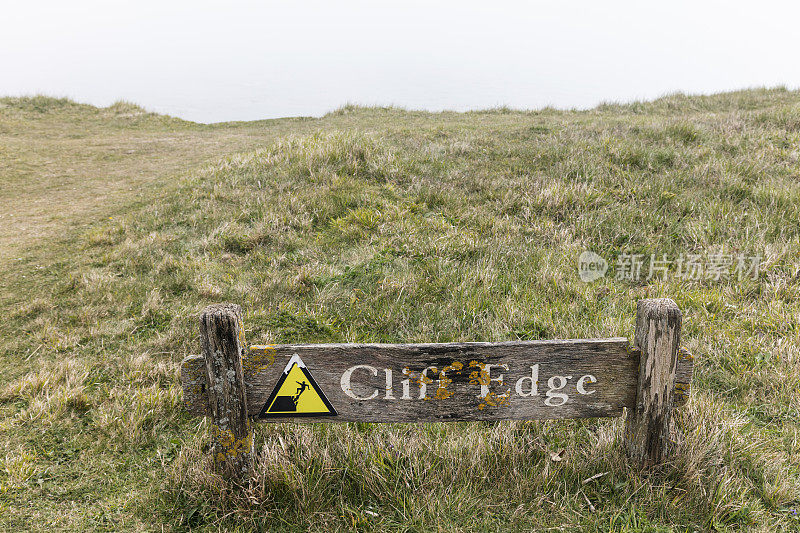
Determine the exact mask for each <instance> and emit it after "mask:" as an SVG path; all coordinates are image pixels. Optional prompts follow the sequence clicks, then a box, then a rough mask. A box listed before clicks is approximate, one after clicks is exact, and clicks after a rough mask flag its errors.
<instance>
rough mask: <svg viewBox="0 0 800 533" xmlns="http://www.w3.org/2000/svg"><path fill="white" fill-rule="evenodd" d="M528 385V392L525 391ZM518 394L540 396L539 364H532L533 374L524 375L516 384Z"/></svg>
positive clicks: (515, 388)
mask: <svg viewBox="0 0 800 533" xmlns="http://www.w3.org/2000/svg"><path fill="white" fill-rule="evenodd" d="M525 387H528V392H525ZM514 390H515V391H517V396H538V395H539V365H531V375H530V376H522V377H521V378H519V379H518V380H517V384H516V385H515V386H514Z"/></svg>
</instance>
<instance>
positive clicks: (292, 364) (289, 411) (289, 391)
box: [258, 354, 337, 418]
mask: <svg viewBox="0 0 800 533" xmlns="http://www.w3.org/2000/svg"><path fill="white" fill-rule="evenodd" d="M336 414H337V413H336V409H334V408H333V406H332V405H331V403H330V402H329V401H328V399H327V398H326V397H325V394H324V393H323V392H322V389H320V388H319V385H317V382H316V381H315V380H314V378H313V377H312V376H311V372H309V371H308V368H307V367H306V365H305V364H304V363H303V360H302V359H300V356H299V355H298V354H294V355H293V356H292V357H291V359H289V362H288V363H287V364H286V368H285V369H284V370H283V373H282V374H281V377H280V378H279V379H278V383H277V384H276V385H275V388H274V389H273V390H272V393H271V394H270V395H269V398H268V399H267V402H266V403H265V404H264V407H263V408H262V409H261V413H259V415H258V417H259V418H279V417H297V416H336Z"/></svg>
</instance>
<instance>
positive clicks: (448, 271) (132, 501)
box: [0, 90, 800, 531]
mask: <svg viewBox="0 0 800 533" xmlns="http://www.w3.org/2000/svg"><path fill="white" fill-rule="evenodd" d="M0 102H2V105H3V107H0V149H1V150H2V154H3V156H4V157H3V159H2V162H1V163H0V165H2V167H0V172H2V173H3V182H2V185H0V198H2V199H3V200H4V201H3V202H0V206H2V207H0V209H2V210H3V211H2V214H3V216H4V218H3V219H0V220H3V221H5V220H6V218H5V217H6V215H8V218H16V217H17V216H18V215H20V216H22V217H27V218H28V219H30V220H36V221H37V222H36V229H35V230H32V231H31V232H30V233H26V232H24V231H22V230H21V228H22V227H24V226H25V223H19V224H21V225H14V224H18V222H16V221H15V222H13V223H10V224H11V225H10V226H6V229H5V230H4V231H5V233H3V237H2V241H1V242H0V251H2V254H3V265H4V266H3V271H4V274H5V276H4V277H3V279H2V280H0V306H2V312H3V316H4V317H6V320H4V321H2V322H0V339H1V342H2V344H0V354H2V364H3V369H4V373H3V375H2V379H0V430H1V431H0V446H2V448H0V458H2V460H3V463H2V468H0V527H2V528H4V529H9V530H13V529H17V530H27V529H32V530H53V529H56V530H58V529H68V530H157V529H161V528H166V529H186V528H197V529H204V530H212V531H213V530H228V529H232V528H234V527H239V528H240V529H243V530H258V529H259V528H261V529H269V528H272V529H273V530H286V529H288V530H311V529H314V530H354V529H359V530H375V531H385V530H397V531H417V530H422V531H433V530H447V531H471V530H509V529H521V530H528V529H532V528H559V527H562V528H566V529H568V530H569V529H581V530H587V531H609V530H610V531H667V530H670V529H672V528H674V529H676V530H718V531H725V530H729V531H733V530H756V531H781V530H783V531H791V530H795V529H796V526H797V508H798V505H800V474H799V473H800V462H799V461H798V457H800V448H798V442H797V431H798V423H797V420H798V414H800V394H799V393H798V390H800V367H798V365H800V304H799V303H798V302H800V275H798V273H799V272H800V227H798V225H797V223H796V221H797V220H798V219H800V180H799V179H798V175H799V174H800V173H799V172H798V171H799V169H798V154H800V151H799V150H798V147H800V95H798V93H796V92H790V91H785V90H770V91H766V90H762V91H745V92H740V93H731V94H723V95H715V96H708V97H684V96H680V95H676V96H671V97H668V98H664V99H661V100H658V101H655V102H651V103H640V104H633V105H629V106H602V107H600V108H598V109H595V110H591V111H587V112H558V111H553V110H546V111H541V112H530V113H521V112H514V111H510V110H502V109H501V110H495V111H490V112H481V113H466V114H456V113H443V114H428V113H416V112H406V111H403V110H397V109H359V108H353V107H346V108H343V109H341V110H339V111H337V112H335V113H332V114H331V115H329V116H327V117H324V118H322V119H319V120H311V119H307V120H300V119H296V120H285V121H269V122H263V123H247V124H229V125H214V126H200V125H194V124H188V123H185V122H181V121H177V120H175V119H170V118H167V117H160V116H155V115H148V114H146V113H143V112H142V111H141V110H139V109H138V108H136V107H135V106H130V105H128V104H120V105H118V106H114V107H113V108H111V109H106V110H103V109H95V108H91V107H87V106H78V105H76V104H73V103H70V102H67V101H57V100H52V99H43V98H38V99H36V98H34V99H22V100H20V99H3V100H0ZM146 147H149V148H146ZM130 149H133V150H134V153H132V154H128V153H126V151H127V150H130ZM136 150H141V151H142V153H137V152H136ZM148 150H150V151H148ZM7 154H11V157H5V155H7ZM147 169H150V170H147ZM78 183H81V184H82V185H84V186H85V190H84V191H83V192H80V193H79V196H75V197H70V196H65V195H64V194H63V192H64V191H67V190H68V187H78V188H80V186H79V185H77V184H78ZM129 189H132V190H129ZM87 191H88V192H87ZM103 195H105V196H104V198H105V199H104V200H102V201H96V200H93V198H95V197H97V196H103ZM17 198H20V199H22V200H24V201H15V199H17ZM39 200H41V202H39V203H37V201H39ZM73 203H74V204H75V205H72V204H73ZM40 204H41V205H40ZM42 205H43V206H44V207H42ZM54 212H58V213H59V214H60V216H61V218H52V219H51V218H50V217H51V216H53V215H52V214H51V213H54ZM12 214H13V215H14V217H11V216H10V215H12ZM109 217H111V219H109ZM9 227H11V228H13V230H9V229H8V228H9ZM26 231H27V230H26ZM720 246H725V247H726V249H727V250H733V251H740V252H746V253H759V254H761V255H762V256H763V258H764V263H763V271H762V272H761V275H760V276H759V277H758V279H756V280H745V281H744V282H742V283H738V282H734V281H731V280H727V281H724V282H713V281H701V282H681V281H678V280H676V279H675V278H674V277H672V278H670V279H667V280H664V281H661V280H650V281H644V280H643V281H639V282H628V281H617V280H615V279H612V278H605V279H603V280H601V281H598V282H595V283H594V284H584V283H582V282H580V281H579V280H578V277H577V271H576V259H577V256H578V255H579V254H580V252H582V251H583V250H586V249H591V250H593V251H595V252H597V253H600V254H601V255H603V256H605V257H608V258H613V257H614V254H616V253H619V252H621V251H633V252H637V253H643V254H648V255H649V254H650V253H667V254H670V255H677V254H678V253H695V252H699V253H705V252H708V251H711V250H714V249H716V248H717V247H720ZM18 258H21V259H18ZM656 296H669V297H672V298H674V299H675V300H676V301H677V302H678V303H679V305H680V307H681V308H682V309H683V310H684V313H685V321H684V324H685V331H684V336H685V344H686V345H687V346H688V347H689V348H690V350H691V351H692V352H694V353H695V354H696V355H697V357H698V368H697V379H696V387H695V391H694V393H693V398H692V399H691V400H690V402H689V404H688V405H687V406H686V407H685V408H684V409H683V410H682V411H681V412H680V414H679V419H680V427H681V429H682V432H681V433H679V434H676V440H677V442H678V448H677V454H676V456H675V459H674V461H673V463H671V464H670V465H667V466H666V467H665V468H663V469H662V470H661V471H659V472H655V473H651V474H649V475H648V474H644V473H641V472H638V471H636V470H634V469H632V468H631V467H630V465H629V463H628V462H627V461H626V460H625V458H624V454H623V453H622V450H621V448H620V439H619V435H620V430H621V424H620V421H619V420H610V421H609V420H607V421H583V422H529V423H501V424H449V425H448V424H433V425H419V426H415V425H405V426H404V425H342V426H304V425H296V424H286V425H276V426H266V425H262V426H260V427H259V429H258V432H257V442H258V443H259V448H260V450H261V452H262V453H261V455H260V457H259V463H258V468H257V469H256V472H255V473H254V475H253V478H252V480H251V484H250V485H249V486H248V487H246V489H245V490H244V491H241V492H236V491H232V490H228V489H229V488H228V487H226V486H225V484H224V482H222V480H220V479H218V478H217V477H216V476H214V475H213V474H212V473H210V472H209V471H208V468H207V462H208V458H207V456H206V452H207V450H206V449H205V445H206V443H207V435H206V427H205V422H202V421H200V422H198V421H197V420H193V419H189V418H188V417H187V416H186V415H185V414H184V413H183V412H182V409H181V405H180V393H179V389H178V380H177V363H178V361H180V359H181V358H182V357H183V356H185V355H187V354H189V353H196V352H197V350H198V349H199V345H198V343H197V339H196V324H195V316H196V313H197V312H198V311H199V310H200V309H202V307H203V306H204V305H207V304H208V303H212V302H218V301H224V300H227V301H234V302H236V303H239V304H241V305H242V306H243V308H244V310H245V314H246V319H245V323H246V324H247V326H248V328H249V329H248V331H247V334H248V339H249V340H250V342H251V343H265V342H274V341H279V342H283V341H287V342H317V341H377V342H380V341H400V342H403V341H406V342H415V341H448V340H503V339H514V338H523V339H530V338H559V337H560V338H569V337H572V338H575V337H597V336H601V337H605V336H616V335H627V336H630V334H631V333H632V321H633V316H634V309H635V301H636V300H637V299H639V298H643V297H656ZM562 450H563V451H562ZM553 454H555V455H553ZM554 456H555V457H558V458H560V459H561V460H560V461H554V460H553V458H552V457H554ZM598 474H602V475H599V476H598ZM595 476H597V477H595ZM587 480H588V481H587Z"/></svg>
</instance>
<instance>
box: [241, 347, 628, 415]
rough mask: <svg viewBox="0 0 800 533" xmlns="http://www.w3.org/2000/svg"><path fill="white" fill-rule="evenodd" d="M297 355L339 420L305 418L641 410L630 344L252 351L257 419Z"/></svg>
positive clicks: (252, 405) (251, 391)
mask: <svg viewBox="0 0 800 533" xmlns="http://www.w3.org/2000/svg"><path fill="white" fill-rule="evenodd" d="M294 355H297V356H299V358H300V359H301V360H302V362H303V363H305V365H306V367H307V369H308V371H309V373H310V374H311V375H312V376H313V378H314V379H315V380H316V382H317V384H318V385H319V388H320V389H321V391H322V392H323V393H324V395H325V396H326V397H327V399H328V400H329V401H330V403H331V405H332V407H333V408H334V409H335V411H336V413H337V414H336V415H335V416H331V415H325V416H314V415H306V416H303V419H304V420H313V421H319V422H337V421H338V422H346V421H359V422H424V421H448V420H501V419H504V420H507V419H512V420H513V419H516V420H533V419H557V418H586V417H607V416H619V415H620V414H622V412H623V408H624V407H631V406H633V404H634V400H635V390H636V383H637V375H638V370H637V368H638V356H637V355H636V354H635V353H634V352H633V351H632V350H630V349H629V345H628V340H627V339H624V338H614V339H589V340H563V341H525V342H501V343H452V344H406V345H387V344H327V345H275V346H253V347H251V348H250V355H249V357H248V358H247V359H246V362H245V364H244V367H245V382H246V383H247V388H248V409H249V410H250V412H251V413H252V414H253V415H254V416H255V415H256V414H262V415H263V414H267V413H263V412H262V411H263V410H264V406H265V404H266V403H267V401H268V400H269V399H270V395H271V393H272V392H273V389H274V388H275V386H276V384H277V382H278V381H279V379H280V376H281V375H282V374H283V373H284V370H285V369H286V365H287V362H288V361H289V360H290V359H291V358H292V356H294ZM295 381H297V380H295ZM299 381H302V379H301V380H299ZM291 392H294V391H291ZM301 394H307V393H305V392H302V393H301ZM286 418H287V416H280V417H272V416H270V415H269V414H267V418H262V419H260V421H281V420H285V419H286Z"/></svg>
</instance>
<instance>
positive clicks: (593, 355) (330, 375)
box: [181, 299, 692, 475]
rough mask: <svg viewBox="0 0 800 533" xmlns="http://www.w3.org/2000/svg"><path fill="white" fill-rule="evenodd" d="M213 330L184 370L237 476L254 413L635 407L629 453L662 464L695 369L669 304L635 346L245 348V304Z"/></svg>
mask: <svg viewBox="0 0 800 533" xmlns="http://www.w3.org/2000/svg"><path fill="white" fill-rule="evenodd" d="M211 317H214V318H213V320H212V321H211V322H209V320H211ZM201 323H202V324H203V326H202V327H201V333H202V335H203V337H204V338H203V347H204V348H203V355H202V356H191V357H188V358H186V359H184V361H183V363H182V365H181V381H182V384H183V389H184V402H185V404H186V407H187V409H188V410H189V412H190V413H192V414H195V415H198V416H210V417H211V418H212V422H213V424H214V426H213V427H215V428H217V429H215V430H214V431H215V434H214V446H215V447H214V450H215V452H214V453H215V460H216V461H217V464H218V465H219V466H220V468H221V469H222V470H223V471H224V472H228V473H229V474H230V473H236V475H240V474H241V473H242V472H244V471H246V470H247V469H248V468H249V465H250V463H251V461H252V446H253V444H252V435H251V433H250V420H251V418H252V419H253V420H254V421H258V422H283V421H287V420H297V421H307V422H443V421H463V420H542V419H573V418H597V417H615V416H621V415H622V414H623V413H624V412H625V410H626V409H627V410H628V421H627V424H626V432H625V440H626V449H627V450H628V453H629V455H630V456H631V457H632V459H633V460H634V461H636V462H638V463H639V464H641V465H642V466H650V465H653V464H657V463H660V462H662V461H663V460H665V459H666V458H667V456H668V454H669V442H668V438H669V424H670V422H671V416H670V415H671V411H672V409H673V408H674V407H675V406H676V405H680V404H681V403H683V402H684V401H685V400H686V398H687V396H688V391H689V387H690V382H691V374H692V357H691V355H690V354H689V353H688V352H687V351H685V350H682V349H681V350H679V348H678V346H679V342H680V326H681V313H680V311H679V310H678V307H677V305H676V304H675V302H673V301H672V300H668V299H659V300H643V301H641V302H639V306H638V315H637V323H636V336H635V343H634V346H633V347H631V346H630V344H629V342H628V339H626V338H609V339H577V340H542V341H512V342H496V343H483V342H466V343H445V344H438V343H437V344H288V345H270V346H251V347H249V348H247V349H245V348H244V336H243V334H241V310H240V308H239V307H238V306H230V305H222V306H211V307H209V308H207V309H206V310H205V311H204V312H203V314H202V318H201ZM207 323H208V324H211V323H213V324H218V325H217V326H215V327H209V326H206V324H207ZM237 328H238V330H237ZM215 332H216V333H215ZM234 332H235V334H234ZM234 337H235V339H236V340H235V341H234ZM220 339H222V340H220ZM224 339H227V340H224ZM220 354H222V355H220ZM237 356H238V357H239V359H238V362H237ZM209 358H211V360H210V362H209ZM212 383H213V384H214V385H213V387H211V386H209V384H212ZM220 387H221V388H220ZM234 420H235V422H232V421H234Z"/></svg>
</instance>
